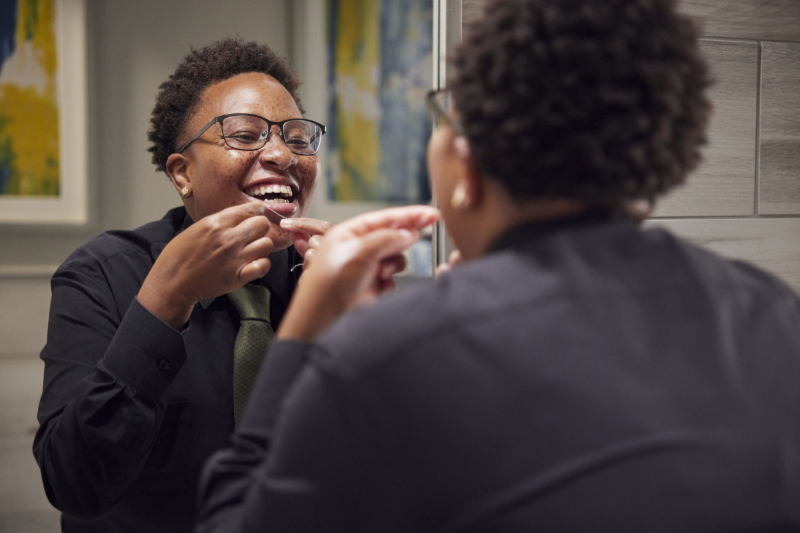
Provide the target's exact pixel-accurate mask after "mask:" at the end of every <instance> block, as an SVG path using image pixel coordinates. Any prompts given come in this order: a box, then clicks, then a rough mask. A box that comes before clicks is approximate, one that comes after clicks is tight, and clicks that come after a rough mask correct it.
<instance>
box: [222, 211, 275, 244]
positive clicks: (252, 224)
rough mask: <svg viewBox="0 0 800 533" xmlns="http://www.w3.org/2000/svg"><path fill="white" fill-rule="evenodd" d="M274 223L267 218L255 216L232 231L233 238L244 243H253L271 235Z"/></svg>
mask: <svg viewBox="0 0 800 533" xmlns="http://www.w3.org/2000/svg"><path fill="white" fill-rule="evenodd" d="M271 227H272V223H271V222H270V221H269V219H268V218H267V217H260V216H254V217H250V218H248V219H245V220H243V221H242V222H240V223H239V224H238V225H237V226H236V227H235V228H233V229H232V230H231V231H232V232H233V233H232V234H231V238H235V239H241V240H242V241H243V242H252V241H254V240H256V239H260V238H262V237H264V236H266V235H267V234H268V233H269V230H270V228H271Z"/></svg>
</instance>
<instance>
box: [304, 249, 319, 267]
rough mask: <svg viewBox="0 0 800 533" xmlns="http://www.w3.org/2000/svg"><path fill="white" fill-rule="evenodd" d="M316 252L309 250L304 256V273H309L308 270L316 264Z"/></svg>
mask: <svg viewBox="0 0 800 533" xmlns="http://www.w3.org/2000/svg"><path fill="white" fill-rule="evenodd" d="M315 253H316V251H315V250H314V248H309V249H308V250H306V255H305V256H303V272H308V269H309V268H311V265H312V264H313V263H314V254H315Z"/></svg>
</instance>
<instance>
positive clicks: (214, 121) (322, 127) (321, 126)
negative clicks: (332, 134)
mask: <svg viewBox="0 0 800 533" xmlns="http://www.w3.org/2000/svg"><path fill="white" fill-rule="evenodd" d="M241 116H245V117H256V118H260V119H261V120H263V121H264V122H266V123H267V131H272V126H278V128H279V130H280V136H281V140H282V141H283V144H286V138H285V135H284V131H283V126H284V124H286V123H287V122H294V121H296V120H299V121H302V122H310V123H312V124H314V125H316V126H318V127H319V129H320V130H321V131H322V135H325V132H326V130H327V128H326V127H325V125H324V124H320V123H319V122H314V121H313V120H308V119H307V118H290V119H287V120H282V121H280V122H274V121H272V120H269V119H266V118H264V117H262V116H260V115H254V114H252V113H230V114H228V115H219V116H218V117H214V118H212V119H211V120H210V121H209V122H208V124H206V125H205V126H203V127H202V128H201V129H200V131H198V132H197V133H195V134H194V135H193V136H192V138H191V139H189V140H188V141H186V142H185V143H184V144H183V146H181V147H180V148H179V149H178V151H177V152H176V153H178V154H180V153H183V151H184V150H186V149H187V148H188V147H189V145H190V144H192V143H193V142H194V141H196V140H197V139H198V138H199V137H200V136H201V135H202V134H204V133H205V132H206V131H207V130H208V128H210V127H211V126H213V125H214V124H217V123H219V128H220V130H222V138H223V139H224V140H225V144H227V145H228V146H230V147H231V148H233V149H234V150H242V151H244V152H255V151H256V150H261V149H262V148H264V146H266V145H267V141H269V134H267V136H266V137H265V138H264V144H262V145H261V146H259V147H258V148H237V147H236V146H231V145H230V144H228V138H227V137H226V136H225V128H223V127H222V121H223V120H225V119H226V118H228V117H241ZM322 135H320V137H321V136H322ZM286 147H287V148H288V149H289V151H291V152H292V153H293V154H297V155H314V154H316V153H317V152H318V151H319V147H317V148H316V149H315V150H314V152H313V153H311V154H300V153H297V152H295V151H294V150H292V147H291V146H289V145H288V144H286Z"/></svg>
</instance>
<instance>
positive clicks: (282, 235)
mask: <svg viewBox="0 0 800 533" xmlns="http://www.w3.org/2000/svg"><path fill="white" fill-rule="evenodd" d="M273 228H274V226H273ZM267 236H268V237H269V238H270V239H272V251H273V252H278V251H280V250H283V249H284V248H288V247H289V246H291V245H292V235H291V234H290V233H289V232H286V231H283V230H278V231H270V232H269V234H268V235H267Z"/></svg>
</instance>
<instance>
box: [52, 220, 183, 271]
mask: <svg viewBox="0 0 800 533" xmlns="http://www.w3.org/2000/svg"><path fill="white" fill-rule="evenodd" d="M185 215H186V210H185V209H184V208H183V207H177V208H175V209H171V210H170V211H168V212H167V214H166V215H165V216H164V217H163V218H162V219H161V220H157V221H154V222H150V223H148V224H145V225H143V226H140V227H138V228H136V229H134V230H112V231H106V232H104V233H101V234H100V235H98V236H97V237H94V238H93V239H91V240H90V241H88V242H87V243H86V244H84V245H82V246H81V247H79V248H78V249H77V250H75V251H74V252H72V254H70V256H69V257H68V258H67V259H66V261H64V263H63V264H62V265H61V266H60V267H59V268H58V269H57V270H56V276H58V275H59V274H60V273H63V272H66V271H82V272H90V271H96V270H102V269H103V267H104V265H106V264H107V263H108V262H112V263H113V262H115V260H123V261H126V262H129V261H132V262H142V263H144V264H150V265H152V263H153V262H155V259H156V257H158V254H159V253H160V252H161V250H162V249H163V248H164V246H166V244H167V243H168V242H169V241H170V240H172V239H173V238H174V237H175V235H177V234H178V233H179V232H180V230H181V228H182V225H183V220H184V217H185Z"/></svg>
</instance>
